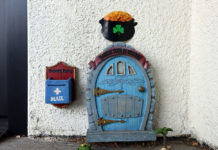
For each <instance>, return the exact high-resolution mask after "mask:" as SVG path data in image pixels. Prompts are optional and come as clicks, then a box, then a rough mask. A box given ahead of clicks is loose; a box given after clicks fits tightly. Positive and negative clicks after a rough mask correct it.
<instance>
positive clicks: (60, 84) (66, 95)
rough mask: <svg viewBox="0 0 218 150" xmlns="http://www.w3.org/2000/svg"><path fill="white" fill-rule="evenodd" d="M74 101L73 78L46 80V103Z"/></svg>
mask: <svg viewBox="0 0 218 150" xmlns="http://www.w3.org/2000/svg"><path fill="white" fill-rule="evenodd" d="M71 102H72V78H70V79H68V80H46V103H47V104H69V103H71Z"/></svg>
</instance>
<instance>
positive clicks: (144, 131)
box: [86, 44, 156, 142]
mask: <svg viewBox="0 0 218 150" xmlns="http://www.w3.org/2000/svg"><path fill="white" fill-rule="evenodd" d="M122 45H123V44H122ZM111 47H112V46H108V48H106V49H105V50H104V53H107V52H108V51H110V50H111V49H118V48H121V46H113V48H111ZM122 49H124V50H125V49H126V50H131V51H132V52H136V53H139V52H138V51H136V50H135V49H134V48H132V47H131V48H129V47H128V48H127V46H126V45H125V46H123V47H122ZM120 55H122V54H119V55H116V56H120ZM123 55H124V56H126V55H125V54H123ZM116 56H115V57H116ZM113 57H114V55H111V56H110V57H108V58H107V59H105V60H104V61H102V62H101V63H100V64H98V65H97V66H95V65H93V63H92V62H91V65H93V66H94V67H91V70H90V72H89V76H88V79H87V88H86V105H87V111H88V122H89V128H88V131H87V141H88V142H112V141H153V140H156V135H155V133H154V131H153V129H152V128H153V113H154V107H155V89H154V81H153V76H152V74H151V69H150V66H147V67H146V68H144V66H143V65H142V63H141V62H140V61H138V60H137V59H134V58H132V60H133V61H135V63H136V64H137V65H138V66H139V67H140V68H141V69H143V70H144V73H145V77H146V80H147V81H148V82H149V85H150V89H149V92H148V98H147V103H148V105H147V107H148V109H147V110H146V111H147V112H146V113H147V116H146V115H145V116H144V120H143V121H144V122H143V125H142V126H141V130H139V131H103V130H102V127H101V126H98V124H97V119H98V113H97V108H96V103H95V96H94V94H93V88H94V87H95V84H96V80H97V77H98V74H99V71H100V70H101V69H102V67H103V66H104V64H105V63H107V61H108V60H110V59H111V58H113ZM129 57H130V56H129ZM136 134H137V135H138V136H136ZM126 136H127V137H126ZM129 136H131V137H129Z"/></svg>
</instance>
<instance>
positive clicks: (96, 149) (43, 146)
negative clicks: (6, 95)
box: [0, 136, 210, 150]
mask: <svg viewBox="0 0 218 150" xmlns="http://www.w3.org/2000/svg"><path fill="white" fill-rule="evenodd" d="M83 142H84V138H72V137H71V138H57V137H43V138H28V137H20V136H17V137H15V136H13V137H5V138H2V139H0V150H77V148H78V147H79V146H80V144H81V143H83ZM161 142H162V141H161V139H158V141H156V142H132V143H98V144H92V150H160V149H161ZM168 149H169V150H210V149H209V148H207V147H202V146H200V145H199V144H198V143H197V142H196V141H194V140H187V138H179V139H178V138H176V139H175V138H172V139H169V141H168Z"/></svg>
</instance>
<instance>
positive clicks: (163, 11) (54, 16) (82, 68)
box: [28, 0, 191, 136]
mask: <svg viewBox="0 0 218 150" xmlns="http://www.w3.org/2000/svg"><path fill="white" fill-rule="evenodd" d="M190 7H191V1H190V0H180V1H176V2H175V1H172V0H165V1H160V0H147V1H142V0H132V1H130V0H104V1H102V0H87V1H79V0H29V1H28V37H29V39H28V43H29V44H28V47H29V51H28V64H29V66H28V97H29V98H28V132H29V135H70V136H72V135H86V130H87V127H88V121H87V112H86V106H85V87H86V78H87V73H88V65H87V64H88V62H89V61H90V60H92V59H94V57H95V56H96V55H97V54H98V53H100V52H101V51H102V50H103V49H104V48H105V47H106V46H108V45H109V44H111V42H108V41H106V40H105V39H104V38H103V36H102V35H101V33H100V30H101V26H100V24H99V23H98V21H99V20H100V19H101V18H102V17H103V16H104V15H106V14H107V13H109V12H111V11H113V10H124V11H128V12H129V13H130V14H132V15H133V16H134V18H135V20H136V22H138V25H137V26H136V33H135V36H134V37H133V39H132V40H131V41H129V42H128V44H130V45H132V46H133V47H135V48H136V49H137V50H139V51H140V52H142V53H143V54H144V55H145V56H146V57H147V59H148V60H149V61H150V63H151V64H152V72H153V75H154V79H155V80H156V89H157V105H156V113H155V118H156V119H155V126H156V127H163V126H168V127H172V128H173V129H174V130H175V131H174V132H173V134H174V135H181V134H186V133H189V131H188V130H187V108H188V106H187V103H188V98H189V76H190V74H189V65H190V64H189V56H190V14H191V8H190ZM58 61H64V62H66V63H68V64H70V65H73V66H76V67H77V68H78V72H77V80H76V82H77V83H76V84H77V85H76V88H77V99H76V100H75V101H74V102H73V103H72V104H71V105H70V107H68V108H66V109H58V108H55V107H53V106H52V105H47V104H45V100H44V99H45V67H46V66H51V65H54V64H56V63H57V62H58Z"/></svg>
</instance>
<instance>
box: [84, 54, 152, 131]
mask: <svg viewBox="0 0 218 150" xmlns="http://www.w3.org/2000/svg"><path fill="white" fill-rule="evenodd" d="M117 56H121V57H122V56H123V57H126V58H128V59H131V61H132V62H133V63H135V64H136V65H137V66H138V67H139V69H140V70H141V72H142V73H143V74H144V77H145V79H146V81H147V82H146V83H145V84H147V104H146V108H145V109H146V111H145V112H144V114H142V117H144V118H143V121H142V125H141V127H140V129H139V130H144V129H145V127H146V123H147V118H148V115H149V110H150V102H151V85H150V84H149V82H150V81H149V78H148V75H147V72H146V71H145V69H144V68H143V67H142V65H141V64H140V63H139V62H138V61H137V60H135V59H134V58H131V57H129V56H126V55H117ZM117 56H113V57H110V58H108V59H106V60H105V61H104V62H102V63H101V64H100V65H99V66H98V67H97V68H96V69H95V70H94V71H92V75H93V77H94V78H93V79H92V80H91V83H90V85H88V86H89V87H90V88H91V89H94V88H95V87H96V82H97V79H98V76H99V74H100V71H101V70H102V69H103V67H104V66H105V64H106V63H108V62H109V61H110V60H111V59H114V58H115V57H117ZM92 93H93V92H92ZM92 98H93V99H92V101H91V106H92V110H94V109H96V111H95V112H93V114H94V115H95V116H96V117H95V118H97V119H96V120H95V121H94V122H95V125H97V127H98V128H99V130H101V131H104V130H103V127H102V126H98V123H97V120H98V119H99V118H98V108H97V104H96V96H94V95H93V94H92Z"/></svg>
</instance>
